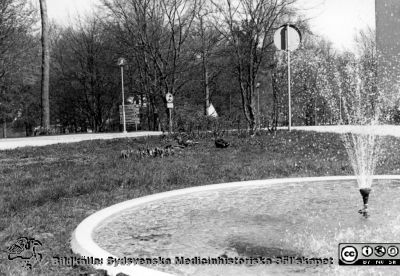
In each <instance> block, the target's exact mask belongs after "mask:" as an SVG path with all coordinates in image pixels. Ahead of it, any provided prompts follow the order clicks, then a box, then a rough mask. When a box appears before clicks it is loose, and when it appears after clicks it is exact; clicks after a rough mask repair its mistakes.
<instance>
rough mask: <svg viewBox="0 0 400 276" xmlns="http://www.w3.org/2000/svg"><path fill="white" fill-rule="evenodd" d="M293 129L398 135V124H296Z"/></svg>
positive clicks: (399, 131)
mask: <svg viewBox="0 0 400 276" xmlns="http://www.w3.org/2000/svg"><path fill="white" fill-rule="evenodd" d="M286 129H287V128H286ZM292 129H294V130H306V131H317V132H335V133H343V132H354V133H371V134H376V135H391V136H396V137H400V125H376V126H349V125H341V126H296V127H292Z"/></svg>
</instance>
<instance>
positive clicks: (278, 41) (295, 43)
mask: <svg viewBox="0 0 400 276" xmlns="http://www.w3.org/2000/svg"><path fill="white" fill-rule="evenodd" d="M300 43H301V33H300V30H299V29H297V27H296V26H295V25H292V24H285V25H282V26H281V27H280V28H279V29H278V30H276V32H275V34H274V44H275V46H276V48H278V49H279V50H286V49H287V48H288V49H289V51H294V50H296V49H297V48H298V47H299V45H300Z"/></svg>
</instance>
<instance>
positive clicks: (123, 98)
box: [121, 66, 127, 134]
mask: <svg viewBox="0 0 400 276" xmlns="http://www.w3.org/2000/svg"><path fill="white" fill-rule="evenodd" d="M121 91H122V120H123V123H124V134H126V133H127V132H126V120H125V94H124V66H121Z"/></svg>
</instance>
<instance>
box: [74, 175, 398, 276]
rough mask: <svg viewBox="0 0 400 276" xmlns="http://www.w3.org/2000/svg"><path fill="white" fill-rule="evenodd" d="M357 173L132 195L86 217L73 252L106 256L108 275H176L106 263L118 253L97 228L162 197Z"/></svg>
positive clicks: (337, 178)
mask: <svg viewBox="0 0 400 276" xmlns="http://www.w3.org/2000/svg"><path fill="white" fill-rule="evenodd" d="M356 179H357V177H356V176H354V175H353V176H322V177H296V178H273V179H263V180H250V181H240V182H228V183H221V184H209V185H203V186H196V187H190V188H184V189H178V190H172V191H168V192H162V193H157V194H152V195H148V196H144V197H139V198H134V199H130V200H127V201H124V202H121V203H117V204H115V205H112V206H110V207H107V208H104V209H102V210H100V211H98V212H96V213H93V214H92V215H90V216H89V217H87V218H85V219H84V220H83V221H82V222H81V223H80V224H79V225H78V226H77V227H76V229H75V230H74V232H73V233H72V238H71V249H72V251H73V252H74V253H76V254H79V255H81V256H82V257H83V258H87V257H93V258H99V259H101V260H103V263H102V264H96V265H93V266H94V267H95V268H96V269H102V270H106V271H107V273H108V275H111V276H115V275H117V274H118V273H124V274H126V275H132V276H133V275H135V276H173V275H172V274H169V273H165V272H161V271H158V270H154V269H150V268H147V267H144V266H140V265H126V266H113V265H108V264H107V259H108V258H109V257H112V258H117V256H115V255H113V254H111V253H109V252H107V251H106V250H104V249H102V248H101V247H100V246H99V245H97V244H96V243H95V242H94V240H93V238H92V234H93V232H94V230H95V229H96V228H97V227H98V226H99V225H100V224H101V223H102V222H103V221H105V220H107V219H108V218H109V217H111V216H113V215H115V214H118V213H120V212H122V211H125V210H128V209H130V208H133V207H136V206H139V205H142V204H145V203H149V202H152V201H156V200H161V199H165V198H169V197H173V196H180V195H185V194H190V193H196V192H204V191H212V190H219V189H226V188H237V187H251V186H263V187H265V186H274V185H280V184H285V183H292V182H296V183H307V182H323V181H340V180H356ZM373 179H380V180H386V179H387V180H400V175H374V176H373Z"/></svg>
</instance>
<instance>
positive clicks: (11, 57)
mask: <svg viewBox="0 0 400 276" xmlns="http://www.w3.org/2000/svg"><path fill="white" fill-rule="evenodd" d="M7 1H8V2H9V4H8V7H9V8H8V10H7V9H4V8H3V9H1V8H0V13H1V12H2V13H1V14H0V19H1V20H2V22H8V23H7V24H8V25H7V24H3V23H2V24H1V25H0V64H1V68H0V70H1V71H0V84H1V85H0V88H1V90H0V92H1V94H0V97H1V98H0V115H1V116H2V118H3V122H10V121H14V123H15V124H17V125H18V124H20V125H21V123H23V125H24V126H25V128H26V130H27V134H29V133H31V131H32V128H33V127H34V126H36V125H38V124H40V123H42V125H43V126H45V127H48V124H49V123H47V119H46V112H40V111H39V108H40V107H41V108H42V111H43V110H44V111H46V110H48V108H47V106H46V97H47V96H46V78H42V77H41V76H45V75H46V70H48V69H47V68H46V66H42V71H41V70H40V69H39V68H40V67H41V64H45V62H46V61H47V62H48V60H49V58H48V56H46V49H49V50H48V53H49V55H50V56H51V62H50V70H49V72H50V73H49V76H50V78H49V91H50V96H49V99H50V101H49V107H50V118H51V124H52V125H57V126H58V127H60V128H61V129H62V130H69V131H73V132H75V131H80V130H83V131H86V130H88V129H91V130H93V131H96V132H100V131H107V130H112V129H116V128H118V126H119V112H118V106H119V104H120V102H121V95H120V92H119V91H120V85H121V83H120V71H119V68H118V66H117V62H116V61H117V59H118V58H119V57H125V58H126V59H127V60H128V66H127V67H126V70H125V73H126V75H125V79H126V83H125V86H126V91H127V93H126V94H127V97H132V98H134V99H135V101H137V102H138V103H140V104H142V105H143V108H142V111H143V119H142V127H143V128H148V129H158V128H160V127H161V128H165V129H166V126H167V125H168V116H167V112H166V111H167V109H166V104H165V94H166V93H171V94H173V95H174V96H175V109H174V117H175V119H176V120H175V123H176V124H182V122H185V121H191V120H192V121H193V122H194V123H196V121H198V120H202V119H205V117H204V118H202V116H203V115H204V114H206V112H207V110H208V108H209V107H210V105H211V103H212V104H213V105H214V106H215V107H216V110H217V112H218V114H219V115H220V117H221V118H225V119H226V120H230V121H232V122H233V121H235V122H238V121H241V122H242V123H243V122H245V123H246V126H247V128H248V129H249V131H250V132H251V133H254V132H255V131H256V129H257V128H258V127H259V126H260V125H263V126H268V127H276V126H278V125H285V124H287V75H286V74H287V63H286V54H285V53H284V52H280V51H277V49H276V48H275V46H274V45H273V34H274V32H275V30H276V29H277V28H278V27H280V26H281V25H282V24H284V23H286V22H288V21H290V22H295V23H296V25H297V26H298V27H299V29H300V30H301V32H302V33H303V43H302V45H301V47H300V49H298V50H297V51H295V52H294V53H293V54H292V56H293V61H292V72H293V73H292V74H293V78H292V84H291V85H292V87H293V89H292V90H293V97H292V98H293V109H294V112H293V113H294V122H295V123H296V124H306V125H312V124H326V123H338V122H349V123H350V121H349V118H350V117H349V116H347V115H346V114H350V113H351V112H354V110H353V109H354V105H352V104H351V100H352V99H351V97H353V98H354V97H356V96H357V95H356V93H358V92H357V91H360V90H362V91H363V93H367V92H366V91H367V90H366V88H367V87H368V89H369V90H368V91H370V92H371V93H372V94H374V93H375V94H376V93H377V90H376V85H375V84H376V79H375V78H376V54H375V53H376V49H375V45H374V43H372V41H374V37H373V33H369V34H366V33H362V35H360V36H359V44H360V47H359V48H360V54H358V55H355V54H353V53H348V52H346V53H338V52H337V51H335V50H334V48H333V47H332V45H331V44H330V43H329V42H327V41H326V40H324V39H322V38H319V37H317V36H316V35H314V34H312V30H310V28H309V26H308V25H307V22H306V20H303V19H302V18H301V17H300V16H299V15H298V13H297V10H296V9H295V5H294V4H295V2H296V0H238V1H236V0H224V1H214V0H102V6H101V7H100V8H99V10H98V12H97V13H96V14H92V15H89V16H87V17H86V18H78V19H77V20H75V24H74V25H73V26H70V27H61V26H58V25H56V24H54V23H51V24H50V26H47V25H44V26H43V28H42V32H38V31H37V30H34V29H32V26H34V25H35V24H34V23H35V22H37V21H38V17H37V16H36V13H35V11H34V10H33V9H32V8H31V7H29V6H27V5H26V4H24V3H25V1H22V0H21V1H20V2H19V1H15V0H13V1H11V0H6V1H2V3H7ZM41 2H42V1H41ZM17 3H18V5H21V6H20V7H18V6H17ZM6 6H7V5H6ZM42 7H43V6H42ZM9 10H11V11H13V12H11V14H8V13H10V12H9ZM16 11H18V13H17V12H16ZM20 11H24V12H20ZM42 11H43V9H42ZM14 17H15V18H14ZM17 17H18V18H17ZM42 18H43V13H42ZM42 22H46V21H42ZM7 26H10V27H7ZM40 33H41V34H45V35H47V39H46V37H45V38H44V39H42V45H40V43H39V41H40V38H41V37H42V38H43V36H40ZM41 50H43V51H42V53H43V55H42V59H41V58H40V56H41ZM358 76H361V78H359V77H358ZM41 80H42V81H41ZM358 80H359V81H358ZM360 83H362V87H361V88H360ZM258 86H259V88H258V89H259V90H257V87H258ZM40 87H41V88H42V89H40ZM374 89H375V90H374ZM260 90H261V95H262V97H261V98H262V99H261V107H259V106H260V103H259V97H257V96H258V94H259V93H260ZM41 91H42V92H41ZM43 92H44V93H43ZM368 93H369V92H368ZM372 94H371V95H372ZM41 95H42V97H41ZM371 97H372V98H371V104H372V105H373V103H374V98H373V96H371ZM40 115H41V116H40ZM346 116H347V117H346ZM176 127H179V126H176Z"/></svg>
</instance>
